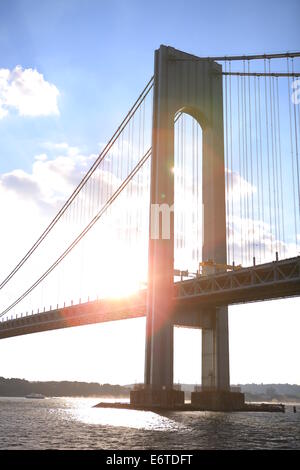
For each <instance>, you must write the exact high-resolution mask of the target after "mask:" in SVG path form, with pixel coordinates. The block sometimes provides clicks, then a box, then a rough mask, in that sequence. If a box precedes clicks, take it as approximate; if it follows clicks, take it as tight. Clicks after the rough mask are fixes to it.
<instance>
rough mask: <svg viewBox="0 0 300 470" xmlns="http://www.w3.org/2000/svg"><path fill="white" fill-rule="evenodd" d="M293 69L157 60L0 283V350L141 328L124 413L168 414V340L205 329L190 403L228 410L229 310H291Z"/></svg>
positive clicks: (261, 62)
mask: <svg viewBox="0 0 300 470" xmlns="http://www.w3.org/2000/svg"><path fill="white" fill-rule="evenodd" d="M299 62H300V53H299V52H293V53H284V54H262V55H248V56H225V57H204V58H202V57H197V56H194V55H191V54H187V53H184V52H181V51H178V50H176V49H174V48H171V47H166V46H161V47H160V48H159V49H158V50H157V51H156V52H155V64H154V76H153V77H152V78H151V79H150V81H149V82H148V83H147V85H146V87H145V88H144V90H143V91H142V93H141V94H140V95H139V97H138V99H137V101H136V102H135V103H134V105H133V106H132V108H131V109H130V111H129V112H128V114H127V115H126V117H125V118H124V120H123V122H122V123H121V125H120V126H119V127H118V128H117V130H116V132H115V133H114V134H113V137H112V138H111V139H110V141H109V142H108V144H107V145H106V146H105V147H104V148H103V150H102V151H101V153H100V155H99V156H98V157H97V158H96V159H95V160H94V163H93V164H92V166H91V168H90V169H89V171H88V172H87V173H86V174H85V176H84V177H83V179H82V180H81V181H80V182H79V184H78V186H77V187H76V188H75V189H74V191H73V193H72V194H71V196H70V197H69V199H68V200H67V201H66V202H65V203H64V204H63V205H62V207H61V208H60V210H59V211H58V213H57V214H56V215H55V217H54V218H53V219H52V220H51V222H50V223H49V225H48V226H47V227H46V228H45V230H44V231H43V233H42V234H41V235H40V237H39V238H38V239H37V240H36V242H35V243H34V244H33V245H32V247H31V248H30V249H29V250H28V251H27V252H26V253H25V254H24V256H23V258H22V259H21V260H19V261H16V263H15V264H14V265H13V266H11V269H10V271H9V272H8V273H6V275H5V276H4V277H3V280H2V281H1V284H0V309H1V313H0V315H1V317H2V322H0V339H4V338H9V337H13V336H19V335H25V334H29V333H35V332H42V331H47V330H53V329H59V328H67V327H73V326H80V325H85V324H91V323H100V322H106V321H113V320H124V319H129V318H136V317H141V316H146V353H145V383H144V386H143V387H142V388H140V389H139V390H134V391H133V392H132V394H131V402H132V404H133V405H136V406H140V405H149V406H150V405H153V404H156V405H157V404H158V405H161V406H165V405H168V406H169V405H172V404H173V405H174V406H175V405H180V404H182V403H183V401H184V394H183V392H181V391H180V390H177V389H175V387H174V385H173V328H174V326H175V325H176V326H177V325H179V326H187V327H194V328H201V329H202V390H201V391H197V392H194V393H193V395H192V401H194V403H195V404H198V405H199V404H200V405H201V404H202V405H203V404H205V407H206V408H212V407H213V408H215V409H216V408H220V409H221V408H222V407H223V408H224V406H227V407H231V408H232V407H234V406H235V404H236V406H240V405H241V403H242V401H243V396H242V394H237V393H233V392H230V381H229V347H228V318H227V317H228V306H229V305H232V304H236V303H243V302H254V301H262V300H268V299H277V298H284V297H290V296H298V295H299V294H300V256H299V245H300V172H299V170H300V168H299V165H300V159H299V145H300V141H299V139H300V132H299V131H300V110H299V109H300V105H299V103H298V98H297V96H298V95H297V83H298V84H299V78H300V73H299V72H298V71H297V70H296V69H297V67H298V70H299ZM203 406H204V405H203Z"/></svg>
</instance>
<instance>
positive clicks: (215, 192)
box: [131, 46, 230, 407]
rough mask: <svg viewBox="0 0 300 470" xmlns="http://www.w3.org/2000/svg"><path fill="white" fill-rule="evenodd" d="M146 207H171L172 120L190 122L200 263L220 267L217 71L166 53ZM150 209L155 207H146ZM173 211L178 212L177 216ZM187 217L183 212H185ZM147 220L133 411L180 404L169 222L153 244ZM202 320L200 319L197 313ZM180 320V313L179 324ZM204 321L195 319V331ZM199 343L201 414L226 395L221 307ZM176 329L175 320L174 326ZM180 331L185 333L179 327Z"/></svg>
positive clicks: (160, 65) (158, 64) (160, 55)
mask: <svg viewBox="0 0 300 470" xmlns="http://www.w3.org/2000/svg"><path fill="white" fill-rule="evenodd" d="M154 68H155V71H154V102H153V131H152V164H151V196H150V199H151V200H150V203H151V205H153V204H159V205H161V204H167V205H168V206H169V207H172V206H173V204H174V172H173V171H172V170H173V168H174V117H175V115H176V113H178V112H179V111H181V112H185V113H188V114H190V115H191V116H193V117H194V118H195V119H196V120H197V122H198V123H199V124H200V126H201V128H202V142H203V151H202V155H203V156H202V161H203V168H202V175H203V183H202V189H203V193H202V198H203V212H204V214H203V223H204V230H203V237H204V241H203V260H208V259H212V260H214V261H215V262H216V263H221V264H225V263H226V216H225V214H226V210H225V176H224V134H223V97H222V75H221V73H220V72H221V71H222V68H221V65H219V64H217V63H216V62H214V61H211V60H205V59H200V58H198V57H195V56H193V55H190V54H187V53H183V52H181V51H178V50H176V49H174V48H171V47H166V46H160V48H159V49H158V50H156V51H155V64H154ZM152 207H153V206H152ZM175 210H176V208H175ZM187 210H188V208H187ZM153 223H155V221H154V220H152V218H151V217H150V236H149V274H148V300H147V326H146V359H145V386H144V388H143V389H141V390H135V391H133V392H132V393H131V402H132V403H133V404H143V405H155V404H156V405H161V406H164V405H168V406H170V405H172V404H180V403H183V401H184V394H183V392H181V391H178V390H175V389H174V388H173V328H174V324H175V323H174V311H175V309H176V305H175V304H174V300H173V289H174V216H173V212H170V237H168V238H167V239H164V238H163V234H162V231H161V224H160V232H159V237H158V238H156V239H153V237H151V234H152V233H153V226H152V225H153ZM202 313H203V312H202ZM184 314H185V312H182V313H181V315H182V317H183V316H184ZM201 318H202V316H201V315H200V316H199V324H198V325H197V326H198V327H200V328H203V325H202V324H201ZM209 318H210V322H209V328H207V325H206V328H205V329H203V330H202V331H203V335H202V391H201V392H198V393H194V394H193V400H194V401H195V403H196V402H197V403H199V404H200V405H201V402H202V400H204V401H205V404H206V407H209V406H210V405H209V404H210V403H214V405H212V406H214V407H216V400H217V401H218V400H219V402H220V400H221V401H222V398H220V397H221V396H223V395H224V393H225V394H227V395H228V393H229V389H230V386H229V350H228V319H227V307H226V306H225V307H218V308H217V307H216V308H213V309H210V311H209ZM179 323H180V320H179ZM185 325H186V326H188V325H187V324H186V322H185Z"/></svg>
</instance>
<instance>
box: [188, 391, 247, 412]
mask: <svg viewBox="0 0 300 470" xmlns="http://www.w3.org/2000/svg"><path fill="white" fill-rule="evenodd" d="M191 404H192V406H195V407H197V408H201V409H203V410H207V411H234V410H241V409H243V408H244V406H245V395H244V394H243V393H240V392H231V391H229V390H203V391H201V392H192V394H191Z"/></svg>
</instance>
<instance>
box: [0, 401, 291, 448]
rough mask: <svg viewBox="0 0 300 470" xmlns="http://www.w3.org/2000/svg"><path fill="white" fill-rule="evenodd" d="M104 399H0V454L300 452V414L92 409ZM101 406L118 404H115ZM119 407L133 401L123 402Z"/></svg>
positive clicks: (288, 410)
mask: <svg viewBox="0 0 300 470" xmlns="http://www.w3.org/2000/svg"><path fill="white" fill-rule="evenodd" d="M99 401H100V399H99V398H49V399H46V400H26V399H25V398H2V397H0V448H1V449H275V448H276V449H299V448H300V433H299V429H300V413H293V412H292V407H291V406H289V407H287V412H286V413H214V412H168V413H167V412H166V413H163V414H157V413H153V412H150V411H135V410H125V409H124V410H122V409H113V408H93V406H94V405H96V404H97V403H99ZM101 401H115V400H113V399H111V400H109V399H107V400H104V399H103V398H101ZM117 401H123V402H124V401H125V402H126V401H128V400H121V399H118V400H117Z"/></svg>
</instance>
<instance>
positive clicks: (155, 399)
mask: <svg viewBox="0 0 300 470" xmlns="http://www.w3.org/2000/svg"><path fill="white" fill-rule="evenodd" d="M130 404H131V405H133V406H142V407H152V406H153V407H160V408H168V409H170V408H176V407H177V406H180V405H184V392H182V391H181V390H174V389H167V390H163V389H161V390H159V389H157V390H156V389H152V388H150V387H149V388H142V389H140V390H131V392H130Z"/></svg>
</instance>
